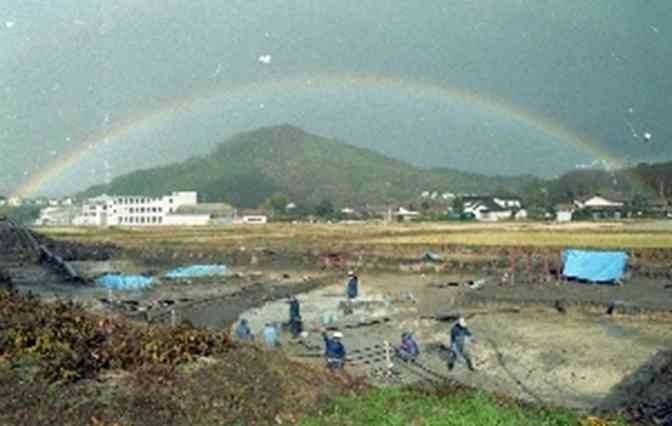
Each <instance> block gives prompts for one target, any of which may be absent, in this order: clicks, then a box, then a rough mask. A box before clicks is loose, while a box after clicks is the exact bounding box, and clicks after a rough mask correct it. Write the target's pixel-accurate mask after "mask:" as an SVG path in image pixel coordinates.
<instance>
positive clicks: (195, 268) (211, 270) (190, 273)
mask: <svg viewBox="0 0 672 426" xmlns="http://www.w3.org/2000/svg"><path fill="white" fill-rule="evenodd" d="M226 272H227V269H226V266H224V265H192V266H185V267H183V268H177V269H175V270H173V271H170V272H168V273H167V274H166V278H172V279H175V278H197V277H207V276H210V275H222V274H225V273H226Z"/></svg>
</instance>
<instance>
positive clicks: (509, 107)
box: [12, 74, 620, 196]
mask: <svg viewBox="0 0 672 426" xmlns="http://www.w3.org/2000/svg"><path fill="white" fill-rule="evenodd" d="M358 88H361V89H386V90H395V91H401V92H403V91H407V92H409V93H410V94H412V95H413V96H420V97H423V96H426V97H440V98H445V99H447V100H450V101H452V102H461V103H463V104H466V105H469V106H471V107H473V108H475V109H477V110H482V111H489V112H491V113H493V114H495V115H499V116H502V117H504V118H507V119H508V120H511V121H517V122H520V123H523V124H525V125H527V126H530V127H532V128H536V129H538V130H540V131H542V132H543V133H545V134H547V135H548V136H551V137H553V138H555V139H557V140H558V141H561V142H563V143H567V144H570V145H572V146H575V147H577V148H579V149H581V150H583V151H586V152H587V153H589V154H591V155H592V156H593V157H595V158H599V159H604V160H607V161H608V162H610V163H612V164H615V165H619V164H620V161H619V160H617V159H615V158H614V157H613V156H612V155H611V154H609V153H608V152H606V151H605V150H603V149H601V148H600V147H599V146H598V145H596V144H595V143H594V142H593V141H591V139H589V138H587V137H585V136H582V135H580V134H579V133H577V132H574V131H571V130H569V129H567V128H565V127H563V126H562V125H560V124H559V123H556V122H554V121H552V120H550V119H548V118H546V117H543V116H541V115H539V114H535V113H532V112H530V111H527V110H525V109H524V108H522V107H519V106H517V105H514V104H512V103H508V102H505V101H504V100H501V99H496V98H493V97H485V96H482V95H479V94H477V93H474V92H469V91H467V90H464V89H461V88H458V87H453V86H449V85H447V84H445V83H435V82H425V81H410V80H405V79H401V78H397V77H391V76H385V75H377V74H337V75H333V74H322V75H306V76H301V77H294V78H291V79H280V80H267V81H260V82H252V83H246V84H239V85H226V86H217V87H215V88H210V89H208V90H206V91H203V92H199V93H195V94H193V95H191V96H189V97H186V98H180V99H177V100H175V101H173V102H170V103H168V104H166V105H165V106H163V107H161V108H159V109H156V110H153V111H149V112H147V113H144V114H141V115H140V116H135V117H131V118H129V119H127V120H125V121H123V122H120V123H118V124H116V125H115V126H113V127H112V129H109V130H108V131H107V132H106V133H102V134H97V135H94V136H92V137H91V138H88V139H86V140H84V141H83V142H82V143H80V144H79V145H78V146H77V147H76V148H74V149H72V150H70V151H68V152H66V153H65V154H64V155H62V156H61V157H59V158H58V159H57V160H55V161H54V162H53V163H51V164H50V165H49V166H47V167H46V168H45V169H44V170H43V171H42V172H41V173H38V174H36V175H34V176H32V177H31V178H30V179H29V180H27V181H26V182H25V183H23V184H22V185H21V186H20V187H19V188H18V189H17V190H16V191H15V192H14V194H12V196H27V195H30V194H33V193H35V192H37V191H39V190H40V189H41V187H42V186H43V185H44V184H45V183H46V182H48V181H49V180H51V179H54V178H56V177H58V176H59V175H60V174H61V173H63V172H64V171H65V170H67V169H68V168H69V167H71V166H72V165H74V164H76V163H78V162H79V161H81V159H82V157H84V156H85V155H86V153H87V151H88V150H89V149H90V148H91V147H93V146H95V145H97V144H99V143H101V142H103V141H105V140H107V141H109V142H112V143H114V142H115V141H117V140H120V139H121V137H122V136H123V135H126V134H128V133H130V132H132V131H133V129H135V128H139V127H141V126H143V125H147V124H148V123H153V124H154V125H155V126H157V127H160V126H163V125H165V123H166V122H167V121H168V120H169V119H170V118H171V117H173V116H174V115H175V114H177V113H178V112H180V111H182V110H183V109H185V108H193V109H196V108H197V107H198V104H199V103H205V102H208V101H212V100H214V99H216V98H219V97H227V96H229V97H231V96H240V95H248V96H256V95H259V94H272V93H280V92H282V91H289V90H310V89H343V90H352V89H358Z"/></svg>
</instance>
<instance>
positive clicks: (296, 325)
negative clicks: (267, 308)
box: [289, 315, 303, 339]
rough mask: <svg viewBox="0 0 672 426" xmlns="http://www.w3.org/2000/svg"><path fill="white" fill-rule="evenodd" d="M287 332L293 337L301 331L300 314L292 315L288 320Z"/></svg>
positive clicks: (297, 335)
mask: <svg viewBox="0 0 672 426" xmlns="http://www.w3.org/2000/svg"><path fill="white" fill-rule="evenodd" d="M289 332H290V333H291V334H292V337H293V338H295V339H296V338H297V337H299V335H300V334H301V333H302V332H303V321H301V315H298V316H295V317H292V318H291V319H290V320H289Z"/></svg>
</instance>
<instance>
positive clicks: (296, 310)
mask: <svg viewBox="0 0 672 426" xmlns="http://www.w3.org/2000/svg"><path fill="white" fill-rule="evenodd" d="M287 303H289V324H291V323H292V321H293V320H294V319H296V318H300V317H301V304H300V303H299V299H297V298H296V296H294V295H291V296H289V299H288V300H287Z"/></svg>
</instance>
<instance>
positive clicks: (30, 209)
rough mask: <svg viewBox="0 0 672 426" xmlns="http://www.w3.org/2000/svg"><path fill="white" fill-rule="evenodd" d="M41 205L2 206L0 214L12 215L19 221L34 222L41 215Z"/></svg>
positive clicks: (24, 222)
mask: <svg viewBox="0 0 672 426" xmlns="http://www.w3.org/2000/svg"><path fill="white" fill-rule="evenodd" d="M41 208H42V207H41V206H33V205H27V206H20V207H5V208H4V209H3V208H0V215H5V216H8V217H11V218H12V219H14V220H15V221H17V222H18V223H23V224H32V223H33V222H35V220H36V219H37V218H38V217H39V216H40V209H41Z"/></svg>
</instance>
